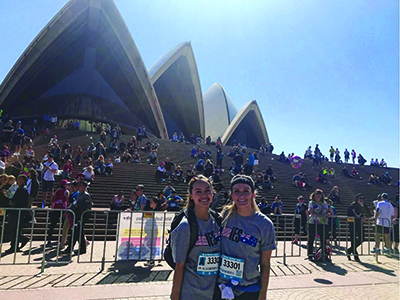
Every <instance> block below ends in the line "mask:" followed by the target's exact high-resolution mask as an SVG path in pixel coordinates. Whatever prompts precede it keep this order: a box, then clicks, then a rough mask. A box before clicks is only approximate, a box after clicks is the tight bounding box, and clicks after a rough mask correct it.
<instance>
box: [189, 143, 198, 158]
mask: <svg viewBox="0 0 400 300" xmlns="http://www.w3.org/2000/svg"><path fill="white" fill-rule="evenodd" d="M196 153H197V151H196V146H193V148H192V150H190V157H193V158H196Z"/></svg>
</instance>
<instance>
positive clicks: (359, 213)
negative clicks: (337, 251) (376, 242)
mask: <svg viewBox="0 0 400 300" xmlns="http://www.w3.org/2000/svg"><path fill="white" fill-rule="evenodd" d="M364 200H365V197H364V194H362V193H358V194H357V195H356V199H355V200H354V201H353V202H352V203H351V204H350V206H349V208H348V209H347V216H348V217H349V218H348V219H347V220H348V226H349V232H350V243H351V246H350V248H348V249H347V251H346V254H347V259H348V260H351V254H353V255H354V260H355V261H360V258H359V256H358V252H357V248H358V247H359V246H360V245H361V244H362V243H363V242H364V238H365V234H364V225H363V223H364V220H365V218H370V217H371V213H370V210H369V208H368V206H367V205H366V204H365V203H364Z"/></svg>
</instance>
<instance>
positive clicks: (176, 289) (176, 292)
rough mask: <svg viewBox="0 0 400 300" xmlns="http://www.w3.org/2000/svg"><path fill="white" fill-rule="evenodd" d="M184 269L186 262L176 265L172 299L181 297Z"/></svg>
mask: <svg viewBox="0 0 400 300" xmlns="http://www.w3.org/2000/svg"><path fill="white" fill-rule="evenodd" d="M184 269H185V263H184V262H183V263H178V264H176V265H175V271H174V278H173V280H172V297H171V300H179V298H180V294H181V286H182V280H183V271H184Z"/></svg>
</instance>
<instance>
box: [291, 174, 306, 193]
mask: <svg viewBox="0 0 400 300" xmlns="http://www.w3.org/2000/svg"><path fill="white" fill-rule="evenodd" d="M292 184H293V185H294V186H295V187H296V188H298V189H302V188H303V187H304V183H303V180H302V173H301V172H299V173H298V174H295V175H294V176H293V177H292Z"/></svg>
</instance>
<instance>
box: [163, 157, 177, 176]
mask: <svg viewBox="0 0 400 300" xmlns="http://www.w3.org/2000/svg"><path fill="white" fill-rule="evenodd" d="M164 163H165V171H166V175H167V176H168V178H170V177H171V176H172V173H173V172H174V171H175V163H173V162H172V161H170V160H169V157H166V158H165V162H164Z"/></svg>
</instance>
